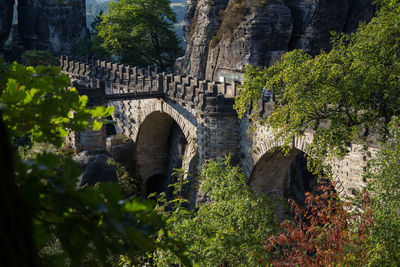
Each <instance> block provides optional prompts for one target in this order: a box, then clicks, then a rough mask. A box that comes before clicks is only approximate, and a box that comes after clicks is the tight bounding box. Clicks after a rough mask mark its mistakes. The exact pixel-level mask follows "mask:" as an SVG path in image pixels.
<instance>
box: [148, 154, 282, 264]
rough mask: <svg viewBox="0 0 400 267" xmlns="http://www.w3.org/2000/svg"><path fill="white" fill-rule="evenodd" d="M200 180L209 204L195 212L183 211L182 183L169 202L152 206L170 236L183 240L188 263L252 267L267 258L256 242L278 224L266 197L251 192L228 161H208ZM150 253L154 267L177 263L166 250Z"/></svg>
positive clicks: (242, 175)
mask: <svg viewBox="0 0 400 267" xmlns="http://www.w3.org/2000/svg"><path fill="white" fill-rule="evenodd" d="M200 180H201V186H200V190H201V192H204V194H205V195H206V197H207V202H203V203H200V204H198V206H197V207H196V209H195V210H189V209H187V208H186V207H185V203H187V200H186V199H185V198H184V197H183V193H182V183H178V184H176V185H175V186H174V188H175V194H176V198H174V199H172V200H170V201H167V200H166V199H165V198H163V197H161V198H159V205H158V207H156V209H157V210H158V212H160V213H162V214H164V216H166V218H167V229H168V233H169V234H170V235H171V236H175V237H180V238H181V240H182V241H183V244H182V246H183V245H184V246H185V247H186V250H187V252H186V253H185V254H186V255H187V257H188V258H189V259H190V260H191V262H192V264H193V265H194V266H254V265H257V264H258V262H259V261H263V260H267V259H268V255H266V254H265V253H264V252H263V251H262V248H261V247H260V241H261V240H267V238H268V237H269V236H270V235H271V234H272V233H274V231H275V230H276V226H277V225H276V218H275V215H274V212H273V209H272V208H271V206H272V205H270V202H269V201H268V200H267V198H266V196H264V195H262V194H256V193H254V192H251V191H250V188H249V186H247V185H246V181H245V175H244V174H243V173H242V172H241V171H240V168H239V167H237V166H232V165H231V164H230V159H229V158H226V159H225V160H224V161H220V162H216V161H210V162H208V163H207V164H206V165H205V166H203V171H202V173H201V175H200ZM162 196H163V195H162ZM160 238H163V235H161V236H160ZM154 255H155V262H156V264H157V265H158V266H171V264H177V263H179V262H180V261H179V259H178V258H176V257H175V256H174V255H173V254H171V253H170V252H169V251H168V250H158V251H157V252H156V253H155V254H154Z"/></svg>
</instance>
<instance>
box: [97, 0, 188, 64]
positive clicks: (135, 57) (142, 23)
mask: <svg viewBox="0 0 400 267" xmlns="http://www.w3.org/2000/svg"><path fill="white" fill-rule="evenodd" d="M175 22H176V18H175V13H174V12H173V11H172V9H171V7H170V1H169V0H117V1H110V2H109V7H108V14H105V15H103V16H102V21H101V23H100V25H99V26H98V30H99V33H98V36H99V37H100V38H101V39H102V46H103V47H104V49H105V50H106V51H108V52H110V53H112V54H116V55H118V56H119V57H120V59H121V61H122V62H124V63H129V64H133V65H139V66H144V65H149V64H157V65H159V66H160V67H161V68H164V67H168V66H171V65H172V64H173V62H174V60H175V59H176V57H177V56H178V54H179V53H180V47H179V40H178V38H177V36H176V34H175V32H174V30H173V23H175Z"/></svg>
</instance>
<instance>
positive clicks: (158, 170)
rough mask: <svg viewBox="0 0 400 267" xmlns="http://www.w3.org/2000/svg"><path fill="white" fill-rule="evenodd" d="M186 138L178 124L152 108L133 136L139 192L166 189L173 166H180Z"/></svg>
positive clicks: (184, 154)
mask: <svg viewBox="0 0 400 267" xmlns="http://www.w3.org/2000/svg"><path fill="white" fill-rule="evenodd" d="M187 144H188V140H187V137H186V136H185V134H184V133H183V131H182V129H181V127H180V126H179V124H178V123H177V122H176V121H175V120H174V119H173V118H172V117H171V116H170V115H168V114H167V113H164V112H160V111H155V112H153V113H151V114H149V115H148V116H147V117H146V118H145V120H144V121H143V122H142V123H141V126H140V129H139V132H138V136H137V139H136V146H135V150H136V153H135V155H136V173H137V176H138V177H139V179H140V180H141V181H142V185H143V192H144V194H145V195H146V196H148V195H149V194H150V193H153V192H156V193H160V192H166V193H167V195H168V194H171V192H170V190H169V188H168V185H169V184H171V183H173V182H175V180H176V177H175V176H174V175H173V173H174V169H175V168H178V169H180V168H182V167H183V158H184V157H185V156H186V154H187V153H186V152H187V147H188V145H187Z"/></svg>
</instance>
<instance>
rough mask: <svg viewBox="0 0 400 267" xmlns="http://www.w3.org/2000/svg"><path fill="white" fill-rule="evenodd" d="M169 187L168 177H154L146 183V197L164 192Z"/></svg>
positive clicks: (157, 175)
mask: <svg viewBox="0 0 400 267" xmlns="http://www.w3.org/2000/svg"><path fill="white" fill-rule="evenodd" d="M167 186H168V185H167V177H165V175H162V174H156V175H153V176H151V177H150V178H149V179H147V181H146V195H149V194H151V193H157V194H159V193H161V192H164V191H165V190H166V188H167Z"/></svg>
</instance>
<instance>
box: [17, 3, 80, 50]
mask: <svg viewBox="0 0 400 267" xmlns="http://www.w3.org/2000/svg"><path fill="white" fill-rule="evenodd" d="M85 12H86V3H85V0H57V1H54V0H19V1H18V31H19V34H20V37H21V39H22V42H23V45H24V47H25V49H44V50H51V51H53V52H57V53H69V52H71V50H72V48H73V47H74V46H76V45H78V43H79V41H80V40H82V41H85V40H86V37H87V30H86V14H85Z"/></svg>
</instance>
